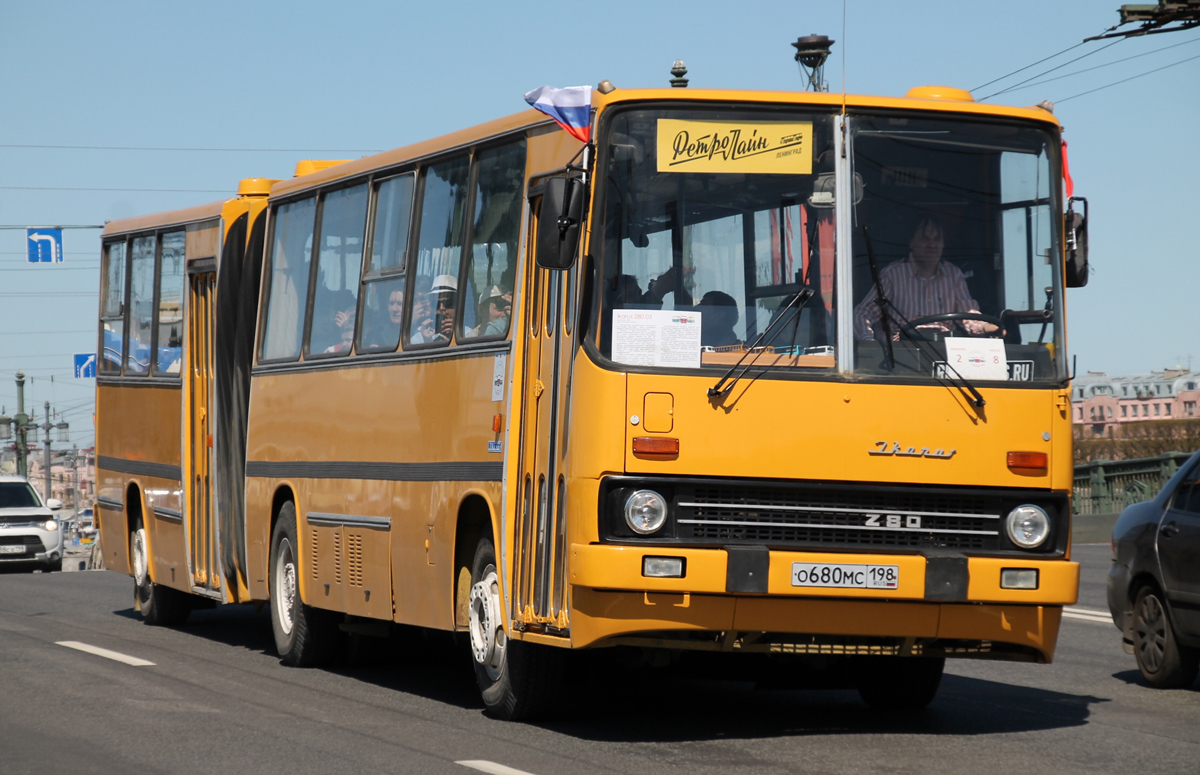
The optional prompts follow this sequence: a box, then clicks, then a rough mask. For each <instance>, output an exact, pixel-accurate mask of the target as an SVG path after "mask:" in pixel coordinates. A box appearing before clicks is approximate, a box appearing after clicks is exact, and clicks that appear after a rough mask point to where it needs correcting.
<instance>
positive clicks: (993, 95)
mask: <svg viewBox="0 0 1200 775" xmlns="http://www.w3.org/2000/svg"><path fill="white" fill-rule="evenodd" d="M1123 40H1125V38H1117V39H1116V40H1114V41H1113V42H1112V43H1108V44H1106V45H1103V46H1101V47H1100V48H1098V49H1096V50H1095V51H1089V52H1087V53H1086V54H1080V55H1079V56H1077V57H1075V58H1074V59H1069V60H1067V61H1066V62H1063V63H1062V64H1061V65H1056V66H1054V67H1051V68H1050V69H1049V70H1043V71H1042V72H1040V73H1038V74H1037V75H1031V76H1029V77H1028V78H1026V79H1025V80H1024V81H1020V82H1019V83H1015V84H1013V85H1012V86H1010V87H1008V88H1007V89H1002V90H1000V91H998V92H992V93H991V94H989V95H988V96H986V97H980V98H979V100H978V101H979V102H983V101H984V100H990V99H991V98H992V97H995V96H996V95H997V94H1004V92H1008V91H1012V90H1013V89H1016V88H1018V87H1020V86H1023V85H1025V84H1027V83H1029V82H1030V81H1032V80H1034V79H1036V78H1041V77H1042V76H1043V75H1049V74H1050V73H1053V72H1054V71H1055V70H1061V69H1063V68H1064V67H1066V66H1067V65H1069V64H1072V63H1074V62H1078V61H1079V60H1080V59H1086V58H1087V57H1090V56H1091V55H1092V54H1099V53H1100V52H1101V51H1103V50H1104V49H1106V48H1112V47H1113V46H1115V45H1117V44H1118V43H1120V42H1121V41H1123ZM1079 45H1083V44H1079ZM1060 53H1061V52H1060ZM1055 56H1057V54H1056V55H1055Z"/></svg>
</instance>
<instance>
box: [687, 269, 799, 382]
mask: <svg viewBox="0 0 1200 775" xmlns="http://www.w3.org/2000/svg"><path fill="white" fill-rule="evenodd" d="M815 295H816V291H814V290H813V289H812V288H810V287H809V286H807V285H805V286H804V287H803V288H801V289H800V290H799V291H797V292H796V295H795V296H794V297H792V300H791V301H789V302H788V303H787V304H786V305H785V306H784V307H783V309H781V310H779V313H778V314H777V315H776V316H775V319H774V320H772V321H771V322H770V323H768V324H767V327H766V328H764V329H763V332H762V333H761V334H759V335H758V338H757V339H755V340H754V344H752V345H750V347H748V348H747V349H746V352H744V353H742V357H741V358H738V362H737V363H735V364H733V366H731V367H730V369H729V371H727V372H725V374H724V375H723V376H722V377H721V378H720V379H719V380H717V384H715V385H713V386H712V387H710V388H709V389H708V397H709V398H716V397H718V396H723V395H725V394H726V393H728V392H729V391H730V390H733V386H734V385H736V384H737V382H738V380H739V379H741V378H742V376H743V375H745V373H746V372H747V371H749V370H750V368H751V367H752V366H754V361H755V360H758V356H759V355H762V352H763V351H762V350H758V347H759V346H763V347H766V346H767V345H770V344H771V342H773V341H775V338H774V337H771V339H770V340H769V341H768V342H767V344H766V345H763V344H762V341H763V339H765V338H766V336H767V334H769V333H771V331H773V330H775V328H776V326H779V323H780V321H782V320H783V319H784V318H785V317H787V311H788V310H789V309H791V308H792V307H795V308H796V321H797V325H799V319H800V313H801V312H802V311H803V310H804V305H805V304H807V303H808V300H809V299H811V298H812V297H813V296H815ZM782 330H783V328H779V331H782ZM776 334H777V335H778V332H776ZM756 350H757V352H755V351H756ZM750 353H755V354H754V360H751V361H750V362H749V363H747V364H746V367H745V368H744V369H742V370H741V371H740V372H738V375H737V376H736V377H734V378H733V379H732V380H730V381H729V384H728V385H725V386H724V387H721V386H722V385H724V384H725V380H727V379H729V375H730V374H733V372H735V371H737V369H738V367H739V366H741V365H742V361H744V360H746V357H747V356H749V355H750Z"/></svg>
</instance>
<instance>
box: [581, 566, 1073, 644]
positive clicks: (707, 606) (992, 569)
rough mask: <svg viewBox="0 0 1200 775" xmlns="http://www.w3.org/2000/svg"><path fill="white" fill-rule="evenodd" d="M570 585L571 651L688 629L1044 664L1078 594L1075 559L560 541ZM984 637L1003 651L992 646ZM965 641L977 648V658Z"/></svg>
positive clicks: (686, 630) (687, 630) (682, 631)
mask: <svg viewBox="0 0 1200 775" xmlns="http://www.w3.org/2000/svg"><path fill="white" fill-rule="evenodd" d="M645 557H667V558H681V559H682V560H683V563H682V565H683V573H684V575H683V576H682V577H680V578H654V577H648V576H645V575H643V567H644V558H645ZM814 565H816V566H821V565H829V566H835V565H836V566H839V567H845V566H866V567H870V566H876V567H879V566H882V567H893V568H895V569H896V570H897V571H898V579H897V580H896V584H895V586H894V588H890V589H880V588H874V589H865V588H848V587H846V588H841V587H829V586H800V585H798V584H797V583H795V573H796V571H797V570H803V569H805V568H811V567H812V566H814ZM1004 570H1018V571H1036V587H1035V588H1028V589H1007V588H1004V587H1003V586H1002V584H1001V574H1002V571H1004ZM801 575H803V574H801ZM764 576H765V578H763V577H764ZM1024 576H1025V578H1026V579H1028V578H1029V575H1028V574H1024ZM570 581H571V584H572V585H573V588H572V605H571V640H572V644H573V645H574V646H576V647H581V646H587V645H593V644H598V643H600V642H602V641H605V640H611V639H617V640H621V639H626V640H628V639H629V638H631V637H633V638H637V637H641V636H647V635H651V636H652V637H654V636H657V635H660V634H662V633H687V632H689V631H691V632H706V633H737V632H745V633H771V634H772V635H773V636H778V635H780V634H786V633H791V634H796V635H804V636H833V637H844V638H847V639H851V640H853V639H855V638H858V639H863V642H867V640H869V639H872V638H877V639H922V640H925V641H933V640H937V641H939V642H942V643H945V644H957V646H960V647H961V650H962V651H963V654H962V655H963V656H981V655H982V656H992V657H999V658H1014V659H1016V658H1020V659H1031V660H1033V661H1038V662H1049V661H1050V660H1051V658H1052V657H1053V654H1054V647H1055V643H1056V641H1057V638H1058V627H1059V623H1060V621H1061V615H1062V606H1064V605H1071V604H1073V603H1074V602H1075V600H1076V597H1077V594H1078V589H1079V564H1078V563H1074V562H1070V561H1068V560H1064V559H1043V560H1033V559H1029V558H1025V557H1010V558H1009V557H1006V558H997V557H965V556H963V555H960V554H957V553H953V552H946V553H939V552H929V553H926V554H905V555H897V554H834V553H816V552H789V551H767V550H765V549H754V548H751V550H749V551H742V550H739V549H737V548H732V549H731V550H729V551H727V550H724V549H720V548H716V549H691V548H688V549H682V548H681V549H675V548H670V547H629V546H605V545H592V544H586V545H585V544H572V545H571V553H570ZM991 644H1002V645H1003V646H1004V648H999V649H996V650H992V646H991ZM974 646H984V647H985V650H987V652H988V653H986V654H983V653H981V652H979V651H978V649H976V648H974ZM1005 649H1007V651H1006V650H1005ZM1006 653H1007V654H1009V656H1005V655H1004V654H1006ZM1022 655H1023V656H1022Z"/></svg>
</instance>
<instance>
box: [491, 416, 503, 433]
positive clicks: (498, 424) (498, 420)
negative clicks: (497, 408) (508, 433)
mask: <svg viewBox="0 0 1200 775" xmlns="http://www.w3.org/2000/svg"><path fill="white" fill-rule="evenodd" d="M503 427H504V415H501V414H496V415H492V433H499V432H500V429H501V428H503Z"/></svg>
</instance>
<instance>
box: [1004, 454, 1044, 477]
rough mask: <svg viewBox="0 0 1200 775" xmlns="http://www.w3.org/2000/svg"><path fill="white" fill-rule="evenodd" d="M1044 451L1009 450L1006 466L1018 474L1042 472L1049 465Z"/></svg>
mask: <svg viewBox="0 0 1200 775" xmlns="http://www.w3.org/2000/svg"><path fill="white" fill-rule="evenodd" d="M1049 460H1050V458H1049V456H1047V455H1046V453H1045V452H1009V453H1008V467H1009V469H1011V470H1012V471H1013V472H1014V473H1018V474H1044V473H1046V470H1047V469H1048V468H1049V467H1050V463H1049Z"/></svg>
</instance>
